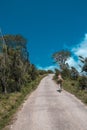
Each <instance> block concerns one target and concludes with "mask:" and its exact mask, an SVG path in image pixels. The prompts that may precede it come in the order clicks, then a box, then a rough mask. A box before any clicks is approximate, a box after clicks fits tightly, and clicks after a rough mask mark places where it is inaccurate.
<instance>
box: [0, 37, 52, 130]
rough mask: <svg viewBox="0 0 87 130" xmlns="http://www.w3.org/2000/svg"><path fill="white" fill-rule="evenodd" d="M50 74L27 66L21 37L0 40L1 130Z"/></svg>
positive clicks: (26, 54)
mask: <svg viewBox="0 0 87 130" xmlns="http://www.w3.org/2000/svg"><path fill="white" fill-rule="evenodd" d="M51 72H52V71H50V70H49V71H44V70H38V69H37V68H36V67H35V65H34V64H32V63H31V62H30V59H29V52H28V50H27V40H26V39H25V38H24V37H23V36H21V35H5V36H1V37H0V130H1V129H2V128H3V127H5V126H6V125H7V124H9V123H10V120H11V119H12V116H13V114H14V113H15V112H16V111H17V109H18V107H19V106H20V105H21V104H22V103H23V101H24V99H25V98H26V96H27V95H29V94H30V93H31V92H32V91H33V90H34V89H36V88H37V86H38V84H39V82H40V80H41V79H42V78H43V77H44V76H46V75H47V74H48V73H51Z"/></svg>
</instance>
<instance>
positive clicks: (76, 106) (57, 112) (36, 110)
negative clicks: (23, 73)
mask: <svg viewBox="0 0 87 130" xmlns="http://www.w3.org/2000/svg"><path fill="white" fill-rule="evenodd" d="M52 77H53V75H48V76H47V77H45V78H43V79H42V80H41V82H40V84H39V86H38V88H37V89H36V90H35V91H34V92H33V93H32V94H31V95H30V96H29V98H28V99H27V100H26V102H25V103H24V104H23V108H22V109H21V110H20V111H19V112H18V113H17V120H16V121H15V122H14V123H13V124H12V125H11V126H10V130H87V107H86V106H85V105H84V104H83V103H81V101H80V100H78V99H77V98H76V97H75V96H73V95H71V94H69V93H68V92H66V91H64V90H63V91H62V92H61V93H59V92H57V87H58V86H57V84H56V83H55V82H54V81H53V80H52Z"/></svg>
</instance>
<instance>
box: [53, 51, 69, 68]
mask: <svg viewBox="0 0 87 130" xmlns="http://www.w3.org/2000/svg"><path fill="white" fill-rule="evenodd" d="M70 56H71V53H70V52H69V51H67V50H66V51H65V50H62V51H59V52H56V53H54V54H53V56H52V57H53V58H54V60H55V62H56V63H58V65H59V66H60V68H61V69H64V68H68V67H69V65H68V64H67V63H66V61H67V59H68V58H69V57H70Z"/></svg>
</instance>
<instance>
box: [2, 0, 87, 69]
mask: <svg viewBox="0 0 87 130" xmlns="http://www.w3.org/2000/svg"><path fill="white" fill-rule="evenodd" d="M0 27H1V29H2V31H3V34H21V35H23V36H24V37H25V38H26V39H27V41H28V50H29V54H30V60H31V62H32V63H33V64H35V65H36V66H37V67H39V68H44V69H46V68H47V69H48V68H50V69H52V68H54V66H56V65H54V64H53V60H52V58H51V56H52V54H53V53H54V52H56V51H59V50H62V49H66V48H68V49H70V51H71V52H72V53H73V54H74V55H76V56H77V55H78V52H79V55H80V54H81V55H83V56H87V52H86V51H85V50H87V42H86V41H87V35H86V33H87V0H3V1H0ZM82 49H83V50H82ZM82 52H83V53H82ZM68 62H69V63H70V64H71V65H75V66H77V63H78V62H79V61H76V60H75V59H74V58H73V57H71V58H70V59H69V60H68Z"/></svg>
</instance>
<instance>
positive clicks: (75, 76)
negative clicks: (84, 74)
mask: <svg viewBox="0 0 87 130" xmlns="http://www.w3.org/2000/svg"><path fill="white" fill-rule="evenodd" d="M78 76H79V72H78V71H77V70H76V68H75V67H71V70H70V77H71V79H73V80H77V79H78Z"/></svg>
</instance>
